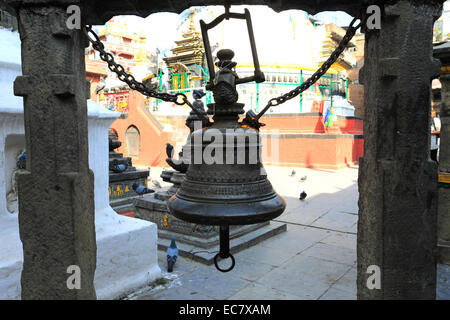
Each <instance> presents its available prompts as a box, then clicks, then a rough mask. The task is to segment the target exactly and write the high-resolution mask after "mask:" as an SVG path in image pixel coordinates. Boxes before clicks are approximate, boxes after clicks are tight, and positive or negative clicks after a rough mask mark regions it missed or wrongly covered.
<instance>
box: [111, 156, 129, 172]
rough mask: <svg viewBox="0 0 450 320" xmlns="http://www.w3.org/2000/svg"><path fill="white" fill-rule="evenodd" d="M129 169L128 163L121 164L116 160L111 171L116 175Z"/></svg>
mask: <svg viewBox="0 0 450 320" xmlns="http://www.w3.org/2000/svg"><path fill="white" fill-rule="evenodd" d="M127 169H128V164H127V163H120V164H119V161H117V160H116V159H114V160H113V162H112V166H111V170H112V172H114V173H122V172H124V171H125V170H127Z"/></svg>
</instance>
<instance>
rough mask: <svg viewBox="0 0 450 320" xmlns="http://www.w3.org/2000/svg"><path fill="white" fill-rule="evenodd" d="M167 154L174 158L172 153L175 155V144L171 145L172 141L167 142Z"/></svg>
mask: <svg viewBox="0 0 450 320" xmlns="http://www.w3.org/2000/svg"><path fill="white" fill-rule="evenodd" d="M166 154H167V156H168V157H169V158H171V159H172V155H173V145H171V144H170V143H167V144H166Z"/></svg>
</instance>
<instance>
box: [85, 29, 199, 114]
mask: <svg viewBox="0 0 450 320" xmlns="http://www.w3.org/2000/svg"><path fill="white" fill-rule="evenodd" d="M83 31H84V33H85V34H86V36H87V38H88V40H89V42H90V43H92V47H93V48H94V49H95V50H97V51H98V52H100V59H102V60H103V61H105V62H106V63H108V68H109V70H111V71H112V72H114V73H116V74H117V77H118V78H119V80H120V81H123V82H125V83H126V84H127V85H128V86H129V87H130V88H131V89H132V90H136V91H139V92H140V93H142V94H143V95H145V96H147V97H151V98H156V99H160V100H163V101H166V102H172V103H175V104H177V105H179V106H182V105H184V104H187V105H188V106H189V107H190V108H191V109H192V110H194V111H195V112H196V113H197V115H198V116H200V117H201V118H202V119H203V118H205V116H204V115H203V114H201V113H200V112H199V111H198V110H197V109H196V108H195V107H194V106H193V105H192V104H191V102H190V101H189V100H188V98H187V97H186V95H185V94H184V93H176V94H169V93H162V92H156V91H154V90H151V89H149V88H147V87H146V86H145V85H144V84H143V83H142V82H139V81H137V80H136V79H135V78H134V76H133V75H132V74H130V73H127V72H126V71H125V68H124V67H123V66H122V65H121V64H118V63H116V62H115V61H114V56H113V55H112V54H111V53H109V52H106V51H105V45H104V44H103V43H102V42H101V40H100V38H99V37H98V35H97V34H96V33H95V32H94V31H93V30H92V25H87V26H85V27H84V28H83Z"/></svg>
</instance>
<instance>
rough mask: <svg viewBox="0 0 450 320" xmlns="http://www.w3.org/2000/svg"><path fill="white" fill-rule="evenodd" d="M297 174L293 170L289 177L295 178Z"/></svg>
mask: <svg viewBox="0 0 450 320" xmlns="http://www.w3.org/2000/svg"><path fill="white" fill-rule="evenodd" d="M296 173H297V172H295V170H294V169H292V172H291V174H290V175H289V177H293V176H295V174H296Z"/></svg>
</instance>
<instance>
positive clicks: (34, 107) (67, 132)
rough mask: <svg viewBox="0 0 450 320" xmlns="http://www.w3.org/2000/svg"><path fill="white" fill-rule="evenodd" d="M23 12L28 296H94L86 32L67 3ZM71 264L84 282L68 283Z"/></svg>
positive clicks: (22, 217) (19, 90)
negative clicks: (70, 22) (74, 22)
mask: <svg viewBox="0 0 450 320" xmlns="http://www.w3.org/2000/svg"><path fill="white" fill-rule="evenodd" d="M24 2H25V1H24ZM54 2H55V1H54ZM17 16H18V20H19V31H20V37H21V40H22V73H23V76H21V77H18V78H17V79H16V81H15V83H14V92H15V94H16V95H18V96H23V97H24V118H25V135H26V150H27V161H28V162H27V168H29V172H27V173H25V174H22V175H20V176H19V178H18V186H19V188H18V189H19V212H20V213H19V224H20V238H21V240H22V243H23V251H24V264H23V272H22V279H21V284H22V299H95V297H96V295H95V289H94V285H93V280H94V272H95V266H96V242H95V230H94V185H93V174H92V171H90V170H89V165H88V140H87V104H86V100H87V90H86V80H85V79H86V75H85V65H84V48H85V45H86V41H85V40H86V39H85V37H84V34H83V33H82V32H81V31H80V30H69V29H67V28H66V27H65V23H66V19H67V15H66V8H65V6H60V7H58V6H54V5H51V4H41V5H40V6H38V5H34V6H27V5H24V6H20V7H17ZM61 30H65V32H61ZM69 266H78V267H79V270H80V276H81V277H80V281H81V282H80V283H81V287H80V288H79V289H77V288H75V289H70V288H69V287H68V286H67V281H68V278H69V276H71V275H72V274H73V271H72V272H71V273H68V271H67V270H68V268H69Z"/></svg>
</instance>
